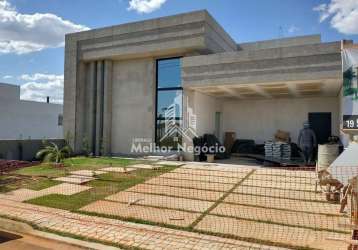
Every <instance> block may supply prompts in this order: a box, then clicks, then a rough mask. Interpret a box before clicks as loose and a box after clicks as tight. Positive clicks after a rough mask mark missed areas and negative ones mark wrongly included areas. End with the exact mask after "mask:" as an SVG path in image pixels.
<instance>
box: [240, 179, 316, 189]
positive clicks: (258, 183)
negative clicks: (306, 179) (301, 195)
mask: <svg viewBox="0 0 358 250" xmlns="http://www.w3.org/2000/svg"><path fill="white" fill-rule="evenodd" d="M242 185H245V186H255V187H266V188H279V189H285V190H302V191H312V192H314V191H315V190H316V187H315V185H312V184H304V183H294V182H275V181H268V180H255V179H253V178H252V176H250V177H249V178H248V179H246V180H245V181H244V182H243V183H242Z"/></svg>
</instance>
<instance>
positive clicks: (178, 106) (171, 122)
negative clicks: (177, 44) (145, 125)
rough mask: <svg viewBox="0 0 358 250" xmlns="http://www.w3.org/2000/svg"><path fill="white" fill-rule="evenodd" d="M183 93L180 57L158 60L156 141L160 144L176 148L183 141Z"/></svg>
mask: <svg viewBox="0 0 358 250" xmlns="http://www.w3.org/2000/svg"><path fill="white" fill-rule="evenodd" d="M182 95H183V89H182V87H181V65H180V58H170V59H160V60H157V97H156V98H157V99H156V100H157V101H156V124H155V125H156V129H155V141H156V143H157V145H158V146H161V147H162V146H166V147H173V149H176V148H177V145H178V144H179V143H181V140H182V138H181V135H180V130H179V128H180V126H181V124H182V120H183V115H182V102H183V100H182V99H183V96H182Z"/></svg>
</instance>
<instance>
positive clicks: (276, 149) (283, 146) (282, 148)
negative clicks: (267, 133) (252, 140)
mask: <svg viewBox="0 0 358 250" xmlns="http://www.w3.org/2000/svg"><path fill="white" fill-rule="evenodd" d="M265 157H271V158H276V159H283V160H290V159H291V144H289V143H285V142H273V141H266V143H265Z"/></svg>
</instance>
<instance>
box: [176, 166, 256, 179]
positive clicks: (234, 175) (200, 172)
mask: <svg viewBox="0 0 358 250" xmlns="http://www.w3.org/2000/svg"><path fill="white" fill-rule="evenodd" d="M171 173H182V174H192V175H203V176H221V177H229V178H244V177H245V176H247V174H248V173H249V172H248V171H237V172H235V171H229V172H228V171H215V170H201V169H190V168H177V169H175V170H173V171H171Z"/></svg>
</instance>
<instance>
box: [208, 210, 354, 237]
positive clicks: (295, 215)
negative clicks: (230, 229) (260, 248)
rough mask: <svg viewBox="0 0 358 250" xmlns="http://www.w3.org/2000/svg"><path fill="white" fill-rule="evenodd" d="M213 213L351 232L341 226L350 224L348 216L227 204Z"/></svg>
mask: <svg viewBox="0 0 358 250" xmlns="http://www.w3.org/2000/svg"><path fill="white" fill-rule="evenodd" d="M211 213H212V214H217V215H225V216H231V217H237V218H243V219H250V220H260V221H267V222H274V223H278V224H286V225H293V226H301V227H311V228H314V229H316V228H317V229H325V230H335V231H345V232H347V233H349V232H350V230H349V229H347V228H346V227H342V226H341V225H348V224H349V223H350V220H349V218H348V217H347V216H346V217H344V216H340V217H338V216H327V215H321V214H309V213H304V212H291V211H283V210H277V209H268V208H259V207H252V206H242V205H233V204H225V203H221V204H219V205H218V206H217V207H216V208H215V209H213V210H212V211H211Z"/></svg>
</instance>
